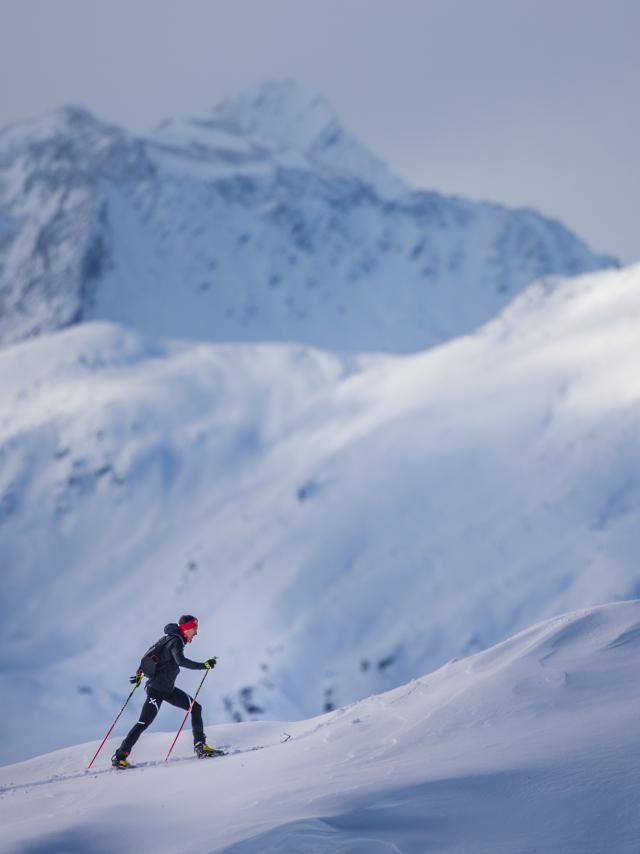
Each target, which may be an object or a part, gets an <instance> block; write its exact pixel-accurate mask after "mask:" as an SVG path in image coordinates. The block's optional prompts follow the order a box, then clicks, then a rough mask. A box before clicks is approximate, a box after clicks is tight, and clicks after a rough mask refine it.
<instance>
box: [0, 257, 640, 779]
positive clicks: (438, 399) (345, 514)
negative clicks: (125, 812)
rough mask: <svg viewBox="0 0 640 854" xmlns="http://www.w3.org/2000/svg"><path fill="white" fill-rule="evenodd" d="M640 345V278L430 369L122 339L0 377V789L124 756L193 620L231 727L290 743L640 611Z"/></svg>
mask: <svg viewBox="0 0 640 854" xmlns="http://www.w3.org/2000/svg"><path fill="white" fill-rule="evenodd" d="M639 332H640V268H637V267H635V268H629V269H627V270H623V271H620V272H609V273H601V274H595V275H592V276H588V277H583V278H580V279H575V280H570V281H557V282H544V283H541V284H539V285H537V286H535V287H534V288H533V289H532V290H530V291H528V292H527V293H526V294H525V295H523V297H522V298H521V299H520V300H518V301H517V302H516V303H515V304H513V305H512V306H511V307H510V308H509V309H508V310H507V311H506V312H505V313H504V314H503V315H502V316H501V317H500V318H499V319H497V320H496V321H495V322H493V323H491V324H490V325H488V326H487V327H485V328H484V329H483V330H482V331H481V332H479V333H478V334H476V335H474V336H472V337H468V338H465V339H461V340H459V341H456V342H453V343H451V344H450V345H447V346H445V347H442V348H439V349H437V350H435V351H430V352H427V353H424V354H420V355H416V356H412V357H384V358H382V357H375V358H358V359H355V358H349V359H346V358H339V357H337V356H335V355H331V354H328V353H322V352H319V351H315V350H311V349H307V348H291V347H285V346H275V345H274V346H260V347H214V346H204V345H202V346H191V345H183V344H177V343H174V344H171V343H163V342H159V341H157V340H154V339H149V340H147V339H144V338H142V337H140V336H138V335H136V334H133V333H131V332H127V331H125V330H123V329H121V328H118V327H113V326H109V325H106V324H105V325H86V326H82V327H78V328H75V329H73V330H69V331H67V332H64V333H60V334H57V335H53V336H50V337H44V338H41V339H38V340H35V341H32V342H27V343H24V344H21V345H19V346H16V347H14V348H11V349H8V350H6V351H4V352H3V353H0V385H1V387H2V388H3V398H2V401H1V403H0V460H1V465H0V496H1V500H0V514H1V516H0V519H1V521H0V561H1V564H2V567H3V573H2V577H1V579H0V584H1V589H0V595H1V599H2V602H3V606H4V607H3V620H2V622H1V623H0V643H1V647H2V650H3V663H2V670H1V672H0V690H1V693H2V697H3V702H2V704H1V705H0V714H1V715H2V729H3V733H4V738H3V741H2V757H3V759H4V761H5V762H6V761H10V760H15V759H18V758H24V757H25V756H28V755H34V754H35V753H37V752H42V751H44V750H47V749H53V748H55V747H61V746H64V745H68V744H72V743H77V742H79V741H82V740H89V739H91V738H95V737H97V736H98V735H99V734H101V733H103V732H104V731H106V724H107V723H108V721H109V719H110V718H111V717H112V716H113V710H114V708H117V707H118V706H119V703H120V702H121V699H122V696H123V694H124V693H125V692H124V688H125V687H126V685H127V681H126V680H127V677H128V676H129V675H130V674H131V672H132V671H133V670H134V669H135V667H136V666H137V664H138V661H139V658H140V656H141V654H142V653H143V652H144V650H145V649H146V648H147V646H148V645H149V643H151V642H152V641H153V640H155V639H156V638H157V637H159V636H160V635H161V634H162V628H163V626H164V625H165V624H166V623H167V622H169V621H172V620H175V619H176V618H177V616H178V615H179V614H180V613H184V612H187V613H195V614H196V615H197V616H198V617H199V618H200V621H201V624H200V633H199V635H198V638H197V640H196V642H195V643H194V645H193V646H192V647H190V654H191V656H192V657H194V658H197V659H199V660H202V659H204V658H206V657H208V656H210V655H214V654H216V655H218V656H219V659H220V664H219V667H218V668H217V669H216V673H215V680H210V682H211V684H209V685H207V690H206V692H205V696H204V698H203V699H204V705H205V710H206V712H207V714H208V716H209V720H210V721H211V720H217V721H222V720H225V719H226V720H229V719H237V720H247V719H256V718H265V717H268V718H272V719H281V720H282V719H287V718H299V717H309V716H312V715H314V714H318V713H320V712H322V711H323V710H325V709H326V710H331V709H333V708H337V707H339V706H343V705H344V704H345V703H348V702H350V701H353V700H357V699H360V698H362V697H364V696H367V695H369V694H371V693H373V692H379V691H382V690H386V689H388V688H392V687H394V686H396V685H399V684H401V683H403V682H405V681H407V680H408V679H410V678H412V677H414V676H416V675H417V674H420V673H424V672H426V671H427V670H429V669H432V668H434V667H437V666H439V665H440V664H442V663H443V662H444V661H446V660H448V659H449V658H451V657H452V656H454V655H460V654H466V653H468V652H473V651H475V650H478V649H482V648H485V647H487V646H489V645H490V644H492V643H495V642H496V641H498V640H501V639H503V638H505V637H508V636H509V635H510V634H512V633H513V632H514V631H518V630H520V629H522V628H524V627H525V626H527V625H530V624H531V623H532V622H535V621H537V620H540V619H544V618H546V617H549V616H553V615H554V614H558V613H562V612H564V611H566V610H569V609H572V608H576V607H587V606H589V605H593V604H597V603H602V602H606V601H611V600H614V599H628V598H635V596H636V594H637V591H638V584H639V581H640V572H639V569H638V563H637V555H638V552H639V546H640V541H639V536H640V534H639V531H640V526H639V524H638V522H639V516H640V482H639V480H638V475H637V472H638V471H640V372H638V371H637V365H638V363H639V362H640V343H639V342H640V334H639ZM25 698H28V702H27V703H25V701H24V700H25ZM163 713H164V714H165V717H166V720H168V721H173V718H171V716H170V712H169V711H168V710H167V711H166V712H164V710H163ZM136 714H137V710H136V709H132V710H131V715H130V716H129V718H128V719H127V724H130V723H132V722H133V721H134V720H135V715H136ZM167 716H168V717H167ZM174 717H175V719H176V720H179V718H180V715H179V714H177V713H176V715H175V716H174ZM167 725H169V724H167Z"/></svg>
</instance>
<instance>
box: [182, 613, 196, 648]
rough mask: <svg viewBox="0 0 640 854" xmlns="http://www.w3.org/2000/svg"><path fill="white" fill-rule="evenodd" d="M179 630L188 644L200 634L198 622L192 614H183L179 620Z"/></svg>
mask: <svg viewBox="0 0 640 854" xmlns="http://www.w3.org/2000/svg"><path fill="white" fill-rule="evenodd" d="M178 628H179V629H180V631H181V632H182V635H183V637H184V639H185V640H186V642H187V643H191V641H192V640H193V638H194V637H195V635H197V634H198V621H197V619H196V618H195V617H194V616H192V615H191V614H183V615H182V616H181V617H180V619H179V620H178Z"/></svg>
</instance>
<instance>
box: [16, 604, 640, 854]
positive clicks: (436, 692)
mask: <svg viewBox="0 0 640 854" xmlns="http://www.w3.org/2000/svg"><path fill="white" fill-rule="evenodd" d="M639 656H640V603H638V602H628V603H622V604H616V605H609V606H605V607H601V608H596V609H592V610H585V611H581V612H578V613H573V614H569V615H567V616H563V617H558V618H556V619H553V620H550V621H548V622H544V623H541V624H539V625H536V626H534V627H533V628H529V629H527V630H526V631H524V632H522V633H521V634H519V635H516V636H515V637H513V638H511V639H509V640H508V641H505V642H503V643H501V644H499V645H498V646H495V647H493V648H491V649H489V650H487V651H485V652H481V653H478V654H476V655H473V656H471V657H469V658H465V659H463V660H461V661H454V662H450V663H449V664H447V665H446V666H445V667H443V668H442V669H440V670H438V671H436V672H435V673H431V674H429V675H427V676H424V677H422V678H419V679H415V680H413V681H412V682H410V683H409V684H407V685H404V686H402V687H399V688H397V689H395V690H394V691H391V692H388V693H385V694H381V695H378V696H372V697H370V698H368V699H366V700H364V701H362V702H360V703H357V704H356V705H353V706H350V707H347V708H344V709H340V710H338V711H335V712H332V713H330V714H328V715H324V716H322V717H319V718H314V719H312V720H306V721H299V722H297V723H285V724H277V723H273V722H271V723H266V722H261V723H244V724H235V725H224V726H219V727H213V728H210V729H209V736H210V738H209V740H210V741H211V742H215V743H216V744H224V745H226V746H227V747H228V749H230V750H231V751H242V752H238V753H235V754H233V755H230V756H226V757H223V758H221V759H215V760H207V761H198V760H196V759H193V758H189V757H190V739H189V736H188V735H185V736H184V737H181V740H180V741H179V743H178V747H177V755H176V757H175V759H173V758H172V760H171V761H170V762H169V763H168V764H167V765H164V764H163V763H162V762H161V761H160V762H158V760H161V759H162V757H163V756H164V754H165V752H166V750H167V747H168V744H169V743H170V741H171V738H172V734H171V733H170V732H164V733H163V732H158V731H156V732H153V733H151V732H149V733H147V734H146V735H145V736H144V737H143V739H142V740H141V742H140V743H139V746H138V747H137V749H136V758H137V759H138V761H139V762H141V763H142V765H143V767H141V768H138V769H136V770H134V771H127V772H118V771H113V770H111V769H109V770H107V769H108V767H109V766H108V756H109V751H110V750H112V749H113V747H114V746H115V744H116V743H117V739H114V740H112V741H111V743H110V744H109V745H108V746H107V749H106V751H105V753H103V754H102V755H101V756H100V757H99V758H98V760H97V762H96V765H95V766H94V769H93V770H92V771H91V772H89V773H85V771H84V769H85V767H86V765H87V764H88V761H89V759H90V757H91V756H92V755H93V753H94V751H95V749H96V746H97V742H91V743H88V744H84V745H81V746H78V747H73V748H68V749H66V750H62V751H58V752H56V753H51V754H49V755H47V756H41V757H38V758H36V759H32V760H30V761H28V762H23V763H21V764H19V765H13V766H9V767H5V768H0V843H1V845H2V850H3V851H5V852H7V854H27V852H29V854H34V852H36V851H38V852H44V851H64V852H67V854H69V852H78V854H79V852H89V851H91V852H92V854H106V852H112V851H116V850H117V851H119V852H123V854H126V852H131V854H134V852H136V854H137V852H139V851H140V850H143V849H144V850H150V851H154V852H157V854H163V852H166V854H174V852H178V851H179V852H180V854H190V852H194V854H195V852H198V854H213V852H223V851H224V852H227V854H231V852H233V854H241V852H242V854H249V852H261V854H266V852H271V854H276V852H279V853H280V854H289V852H294V851H295V852H299V851H300V852H301V851H304V852H314V854H325V853H326V854H329V852H331V854H337V852H350V854H355V853H356V852H361V854H392V852H395V853H396V854H399V852H401V854H423V852H425V851H429V852H434V854H435V852H445V851H446V852H447V853H448V854H469V852H474V854H496V852H505V854H507V852H508V854H538V852H542V851H544V852H545V854H554V852H557V854H611V852H616V854H635V852H636V851H637V850H638V839H639V838H640V813H639V811H638V809H637V801H638V797H637V769H638V765H639V763H640V718H639V717H638V711H637V710H638V702H639V700H640V683H639V681H638V659H639ZM213 675H215V674H213ZM211 678H212V679H213V676H212V677H211ZM163 714H164V709H162V710H161V717H160V719H159V720H162V716H163ZM254 748H260V749H257V750H255V749H254ZM245 751H246V752H245ZM145 763H149V764H145Z"/></svg>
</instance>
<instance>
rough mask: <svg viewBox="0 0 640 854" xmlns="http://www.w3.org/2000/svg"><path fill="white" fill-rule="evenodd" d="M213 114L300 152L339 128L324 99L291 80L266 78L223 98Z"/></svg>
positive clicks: (248, 131) (239, 129)
mask: <svg viewBox="0 0 640 854" xmlns="http://www.w3.org/2000/svg"><path fill="white" fill-rule="evenodd" d="M212 115H213V117H214V118H216V119H218V120H219V121H223V122H225V123H227V124H229V125H232V126H235V127H236V128H237V130H238V131H239V132H241V133H250V134H253V135H256V136H262V137H264V138H265V139H267V140H269V141H270V142H272V143H277V144H278V145H280V146H282V147H283V148H290V147H293V148H296V149H298V150H300V151H308V150H309V149H311V148H312V146H313V144H314V143H315V141H316V140H317V139H318V138H319V137H322V136H324V135H326V134H327V133H330V132H331V131H332V130H335V129H336V128H337V127H339V123H338V119H337V117H336V115H335V114H334V112H333V111H332V109H331V107H330V106H329V104H328V102H327V101H326V99H325V98H323V97H321V96H319V95H312V94H310V93H308V92H306V91H305V90H304V89H303V87H301V86H300V85H299V84H298V83H296V82H294V81H293V80H282V81H269V82H266V83H264V84H262V85H261V86H258V87H257V88H255V89H253V90H249V91H247V92H243V93H241V94H239V95H237V96H235V97H233V98H225V99H224V100H223V101H221V102H220V103H219V104H217V105H216V106H215V107H214V109H213V112H212Z"/></svg>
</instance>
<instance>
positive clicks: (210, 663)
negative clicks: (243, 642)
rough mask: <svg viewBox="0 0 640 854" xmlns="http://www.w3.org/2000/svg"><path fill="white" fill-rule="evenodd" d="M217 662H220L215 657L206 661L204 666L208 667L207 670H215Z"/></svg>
mask: <svg viewBox="0 0 640 854" xmlns="http://www.w3.org/2000/svg"><path fill="white" fill-rule="evenodd" d="M217 661H218V659H217V658H216V657H215V655H214V656H213V658H208V659H207V660H206V661H205V663H204V666H205V667H206V669H207V670H213V668H214V667H215V666H216V662H217Z"/></svg>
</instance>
